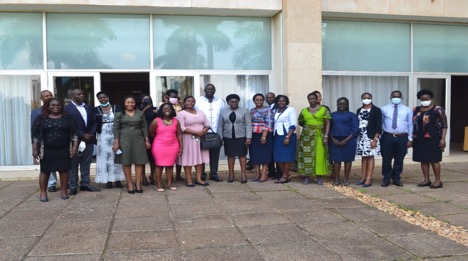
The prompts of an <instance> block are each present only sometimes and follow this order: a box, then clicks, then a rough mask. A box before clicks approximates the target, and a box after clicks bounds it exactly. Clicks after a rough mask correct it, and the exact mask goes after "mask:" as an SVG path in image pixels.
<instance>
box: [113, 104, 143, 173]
mask: <svg viewBox="0 0 468 261" xmlns="http://www.w3.org/2000/svg"><path fill="white" fill-rule="evenodd" d="M114 138H115V139H119V142H120V150H121V151H122V154H120V155H115V159H114V163H116V164H122V165H124V166H125V165H132V164H146V163H148V156H147V155H146V142H145V138H148V127H147V124H146V119H145V115H143V113H142V112H141V111H139V110H135V114H134V115H133V116H132V117H130V115H128V114H126V113H125V112H117V113H116V114H115V118H114Z"/></svg>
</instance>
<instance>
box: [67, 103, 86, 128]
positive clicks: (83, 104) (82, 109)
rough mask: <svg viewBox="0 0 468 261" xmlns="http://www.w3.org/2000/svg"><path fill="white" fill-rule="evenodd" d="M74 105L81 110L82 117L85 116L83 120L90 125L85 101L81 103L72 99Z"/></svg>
mask: <svg viewBox="0 0 468 261" xmlns="http://www.w3.org/2000/svg"><path fill="white" fill-rule="evenodd" d="M71 102H72V103H73V105H75V107H76V109H77V110H78V111H79V112H80V114H81V117H83V120H84V122H85V124H86V126H88V113H87V111H86V104H85V103H84V102H83V103H82V104H81V105H78V104H76V103H75V102H74V101H71Z"/></svg>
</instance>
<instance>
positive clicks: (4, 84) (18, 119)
mask: <svg viewBox="0 0 468 261" xmlns="http://www.w3.org/2000/svg"><path fill="white" fill-rule="evenodd" d="M37 88H40V83H39V76H29V75H28V76H23V75H13V76H10V75H7V76H5V75H0V166H13V165H29V164H33V159H32V156H31V138H30V123H29V122H30V116H31V103H32V102H33V97H32V93H33V90H34V89H37Z"/></svg>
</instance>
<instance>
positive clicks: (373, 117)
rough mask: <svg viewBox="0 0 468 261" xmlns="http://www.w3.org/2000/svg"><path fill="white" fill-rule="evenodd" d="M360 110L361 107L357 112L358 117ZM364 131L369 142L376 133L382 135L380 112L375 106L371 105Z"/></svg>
mask: <svg viewBox="0 0 468 261" xmlns="http://www.w3.org/2000/svg"><path fill="white" fill-rule="evenodd" d="M361 109H362V107H361V108H359V109H358V110H357V112H356V115H357V116H359V113H360V112H361ZM366 130H367V137H369V139H371V140H372V139H373V138H374V137H375V134H376V133H379V134H380V133H382V111H381V110H380V108H379V107H377V106H375V105H372V109H371V110H370V115H369V124H368V125H367V128H366Z"/></svg>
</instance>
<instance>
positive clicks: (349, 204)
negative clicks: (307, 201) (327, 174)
mask: <svg viewBox="0 0 468 261" xmlns="http://www.w3.org/2000/svg"><path fill="white" fill-rule="evenodd" d="M315 202H317V204H319V205H321V206H323V207H325V208H356V207H362V206H363V205H364V204H363V203H361V202H359V201H357V200H355V199H351V198H322V199H316V200H315Z"/></svg>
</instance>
